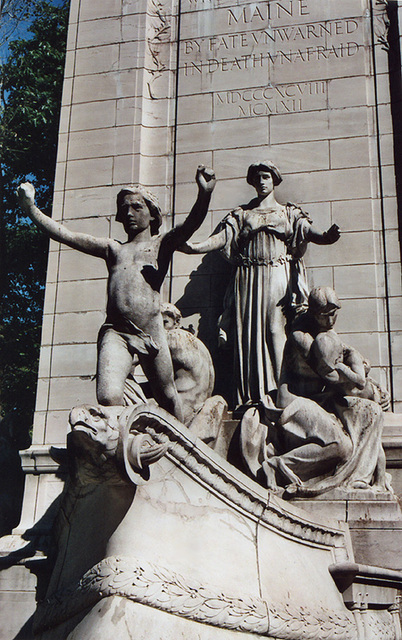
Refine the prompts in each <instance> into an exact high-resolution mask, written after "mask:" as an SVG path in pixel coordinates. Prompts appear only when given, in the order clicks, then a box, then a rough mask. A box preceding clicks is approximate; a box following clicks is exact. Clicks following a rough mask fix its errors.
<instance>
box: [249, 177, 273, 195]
mask: <svg viewBox="0 0 402 640" xmlns="http://www.w3.org/2000/svg"><path fill="white" fill-rule="evenodd" d="M253 186H254V187H255V189H256V191H257V193H258V195H259V196H263V197H265V196H268V195H269V194H270V193H272V192H273V190H274V180H273V176H272V173H271V172H270V171H256V173H255V174H254V177H253Z"/></svg>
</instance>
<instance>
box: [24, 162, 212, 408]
mask: <svg viewBox="0 0 402 640" xmlns="http://www.w3.org/2000/svg"><path fill="white" fill-rule="evenodd" d="M196 181H197V185H198V197H197V200H196V202H195V204H194V206H193V208H192V209H191V212H190V214H189V215H188V216H187V218H186V219H185V221H184V222H183V224H181V225H178V226H177V227H174V228H173V229H171V231H169V232H167V233H165V234H160V233H159V227H160V226H161V224H162V216H161V212H160V209H159V206H158V205H157V203H156V201H155V198H154V197H153V196H152V194H150V193H149V192H147V191H146V190H144V189H142V188H141V187H138V186H135V187H128V188H125V189H122V190H121V191H120V192H119V194H118V196H117V214H116V220H117V221H118V222H121V223H122V224H123V226H124V229H125V231H126V233H127V236H128V239H127V241H126V242H119V241H117V240H111V239H109V238H96V237H94V236H91V235H89V234H86V233H78V232H73V231H70V230H68V229H67V228H66V227H65V226H64V225H62V224H60V223H58V222H56V221H55V220H52V219H51V218H49V217H48V216H46V215H44V214H43V213H42V212H41V211H40V210H39V209H38V208H37V207H36V206H35V189H34V187H33V186H32V185H31V184H30V183H25V184H22V185H21V186H20V187H19V189H18V196H19V201H20V205H21V207H22V209H23V211H24V212H25V213H26V214H27V215H29V217H30V218H31V219H32V220H33V221H34V222H35V224H37V225H38V227H40V228H41V229H43V230H44V231H46V232H47V233H48V234H49V236H50V237H51V238H52V239H53V240H58V241H59V242H62V243H64V244H66V245H67V246H69V247H72V248H73V249H78V250H79V251H82V252H84V253H88V254H90V255H93V256H97V257H99V258H103V259H104V260H105V262H106V264H107V268H108V272H109V277H108V284H107V309H106V320H105V323H104V325H103V326H102V327H101V329H100V332H99V337H98V361H97V374H96V382H97V387H96V395H97V399H98V402H99V403H100V404H103V405H119V404H123V392H124V383H125V381H126V378H127V376H128V374H129V372H130V369H131V365H132V360H133V356H134V355H135V354H137V355H138V358H139V361H140V364H141V366H142V369H143V371H144V373H145V375H146V377H147V379H148V380H149V383H150V385H151V389H152V392H153V394H154V397H155V399H156V401H157V402H158V403H159V404H160V406H161V407H163V408H164V409H166V410H167V411H169V412H170V413H172V414H173V415H175V416H176V417H177V418H178V419H179V420H182V417H183V416H182V407H181V402H180V399H179V396H178V393H177V390H176V387H175V384H174V379H173V366H172V360H171V356H170V352H169V347H168V343H167V338H166V331H165V329H164V327H163V320H162V315H161V312H160V288H161V285H162V283H163V280H164V278H165V276H166V273H167V270H168V268H169V264H170V261H171V258H172V254H173V252H174V251H175V250H176V249H177V248H178V247H180V246H181V245H182V244H183V243H184V242H186V241H187V240H188V239H189V238H190V237H191V236H192V234H193V233H194V232H195V231H196V230H197V229H198V227H199V226H200V225H201V223H202V222H203V220H204V218H205V216H206V214H207V211H208V205H209V202H210V199H211V194H212V191H213V189H214V187H215V182H216V180H215V175H214V172H213V171H212V170H211V169H206V168H205V167H204V166H202V165H201V166H199V167H198V169H197V175H196Z"/></svg>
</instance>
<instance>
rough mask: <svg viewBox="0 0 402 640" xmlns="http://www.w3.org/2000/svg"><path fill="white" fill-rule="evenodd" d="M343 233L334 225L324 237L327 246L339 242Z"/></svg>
mask: <svg viewBox="0 0 402 640" xmlns="http://www.w3.org/2000/svg"><path fill="white" fill-rule="evenodd" d="M340 235H341V232H340V230H339V227H338V225H337V224H333V225H332V226H331V227H330V228H329V229H328V231H325V232H324V237H325V240H326V244H334V242H336V241H337V240H339V238H340Z"/></svg>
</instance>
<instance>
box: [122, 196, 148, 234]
mask: <svg viewBox="0 0 402 640" xmlns="http://www.w3.org/2000/svg"><path fill="white" fill-rule="evenodd" d="M121 220H122V223H123V226H124V230H125V232H126V233H127V235H129V236H130V235H137V233H140V232H141V231H144V230H145V229H148V227H149V226H150V224H151V220H152V215H151V212H150V210H149V208H148V205H147V203H146V202H145V200H144V198H143V197H142V195H141V194H139V193H128V194H127V195H125V196H124V199H123V202H122V204H121Z"/></svg>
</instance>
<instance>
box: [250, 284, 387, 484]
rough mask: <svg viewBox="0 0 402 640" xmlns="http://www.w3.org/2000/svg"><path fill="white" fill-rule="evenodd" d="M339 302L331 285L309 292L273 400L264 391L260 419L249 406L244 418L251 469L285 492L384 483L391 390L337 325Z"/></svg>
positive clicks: (287, 349) (288, 340)
mask: <svg viewBox="0 0 402 640" xmlns="http://www.w3.org/2000/svg"><path fill="white" fill-rule="evenodd" d="M339 309H340V303H339V300H338V298H337V296H336V293H335V291H334V290H333V289H331V288H329V287H322V288H321V287H317V288H315V289H313V290H312V291H311V293H310V296H309V307H308V310H307V312H305V313H303V314H302V315H300V316H299V318H298V319H297V320H296V321H295V322H294V324H293V327H292V330H291V332H290V334H289V337H288V339H287V342H286V346H285V350H284V358H283V364H282V372H281V379H280V385H279V389H278V397H277V407H274V406H273V404H272V401H271V400H270V398H268V397H267V399H266V400H265V401H264V403H263V404H264V408H263V409H262V411H261V413H262V419H260V416H259V415H258V412H257V411H256V410H249V412H247V413H246V414H245V415H244V418H243V421H242V427H241V429H242V433H241V442H242V453H243V457H244V459H245V461H246V463H247V464H248V467H249V469H250V470H251V471H252V473H253V474H254V475H256V476H258V475H260V476H261V474H262V475H265V480H266V483H267V485H268V487H269V488H271V489H273V490H278V488H279V487H278V485H279V486H282V487H285V491H286V494H288V495H296V494H297V495H301V496H313V495H318V494H320V493H323V492H325V491H328V490H330V489H333V488H335V487H342V488H344V489H372V490H383V491H384V490H386V489H387V488H389V486H388V481H387V477H386V474H385V455H384V451H383V449H382V445H381V434H382V429H383V409H387V408H389V396H388V394H387V392H385V391H383V390H382V389H381V388H380V387H379V385H377V384H376V383H375V382H373V381H372V380H371V379H370V378H369V377H368V372H369V369H370V367H369V364H368V362H367V361H366V360H365V359H364V358H363V357H362V356H361V355H360V353H359V352H358V351H357V350H356V349H354V348H353V347H350V346H348V345H346V344H344V343H343V342H342V340H341V338H340V337H339V336H338V335H337V333H336V332H335V331H334V329H333V327H334V325H335V322H336V316H337V313H338V310H339ZM262 472H263V473H262Z"/></svg>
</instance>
